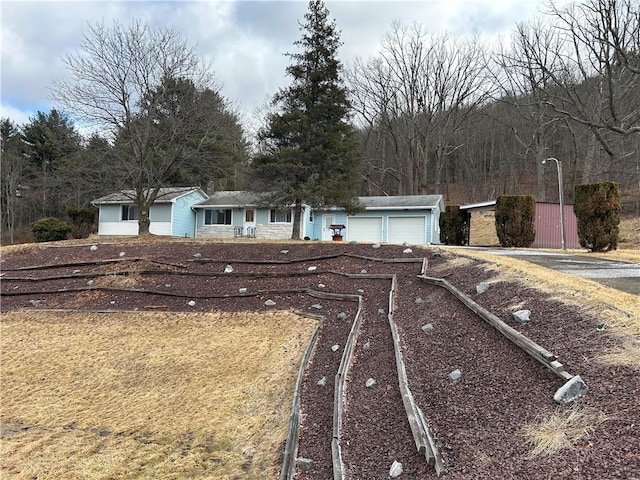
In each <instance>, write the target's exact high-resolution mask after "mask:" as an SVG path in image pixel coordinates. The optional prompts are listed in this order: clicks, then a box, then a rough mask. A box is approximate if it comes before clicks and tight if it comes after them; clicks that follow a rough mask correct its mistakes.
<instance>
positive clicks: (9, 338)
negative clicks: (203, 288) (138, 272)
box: [0, 311, 315, 479]
mask: <svg viewBox="0 0 640 480" xmlns="http://www.w3.org/2000/svg"><path fill="white" fill-rule="evenodd" d="M314 326H315V322H314V321H313V320H311V319H308V318H302V317H299V316H297V315H293V314H289V313H277V314H270V315H259V314H254V313H247V314H235V315H230V314H225V315H223V314H177V313H170V314H166V313H136V314H135V315H129V314H124V313H118V314H95V313H91V314H87V313H66V312H65V313H61V312H42V311H41V312H28V313H25V312H14V313H10V314H3V318H2V339H1V342H2V343H1V345H2V404H1V410H0V418H1V420H2V444H1V447H0V453H1V455H0V457H1V458H2V460H1V462H2V466H1V472H2V475H0V476H2V477H3V478H5V475H6V478H29V479H31V478H83V479H96V478H125V477H126V478H139V479H163V478H190V477H202V476H207V477H208V478H238V479H240V478H251V479H254V478H275V477H277V472H278V467H277V466H276V465H275V462H276V461H277V456H278V453H279V452H278V450H279V446H280V444H281V442H282V441H283V439H284V436H285V433H286V428H287V423H288V417H289V413H290V406H291V395H292V392H293V388H294V382H295V379H296V374H297V369H298V366H299V362H300V359H301V356H302V352H303V350H304V348H305V347H306V344H307V342H308V340H309V338H310V335H311V331H312V329H313V328H314Z"/></svg>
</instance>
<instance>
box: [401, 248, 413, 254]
mask: <svg viewBox="0 0 640 480" xmlns="http://www.w3.org/2000/svg"><path fill="white" fill-rule="evenodd" d="M402 253H413V250H411V249H410V248H405V249H404V250H403V251H402Z"/></svg>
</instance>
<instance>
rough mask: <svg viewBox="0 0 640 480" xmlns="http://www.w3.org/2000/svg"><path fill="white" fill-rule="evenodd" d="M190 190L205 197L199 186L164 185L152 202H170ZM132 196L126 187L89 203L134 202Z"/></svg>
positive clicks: (132, 192) (131, 191) (131, 192)
mask: <svg viewBox="0 0 640 480" xmlns="http://www.w3.org/2000/svg"><path fill="white" fill-rule="evenodd" d="M192 192H200V193H201V194H202V196H203V197H204V198H207V194H206V193H204V191H202V189H200V188H199V187H164V188H161V189H160V190H159V192H158V196H157V197H156V199H155V201H154V202H153V203H171V202H174V201H175V200H177V199H178V198H180V197H182V196H184V195H188V194H190V193H192ZM134 198H135V190H133V189H126V190H121V191H119V192H115V193H110V194H109V195H105V196H104V197H100V198H98V199H96V200H94V201H92V202H91V203H92V204H94V205H105V204H127V203H134Z"/></svg>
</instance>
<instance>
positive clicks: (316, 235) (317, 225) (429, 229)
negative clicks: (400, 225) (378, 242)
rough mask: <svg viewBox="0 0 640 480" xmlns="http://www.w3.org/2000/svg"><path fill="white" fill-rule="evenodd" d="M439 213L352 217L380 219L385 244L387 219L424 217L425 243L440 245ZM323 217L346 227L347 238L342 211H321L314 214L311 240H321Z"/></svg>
mask: <svg viewBox="0 0 640 480" xmlns="http://www.w3.org/2000/svg"><path fill="white" fill-rule="evenodd" d="M438 213H439V212H436V211H432V210H431V209H425V210H366V211H364V212H359V213H357V214H355V215H353V217H382V241H383V242H387V241H388V239H389V217H403V216H406V217H426V222H425V224H426V227H425V228H426V231H425V238H426V243H440V227H439V225H438V220H437V218H436V217H437V214H438ZM325 215H333V216H334V223H336V224H342V225H345V226H346V229H345V230H344V231H343V233H344V234H345V238H346V239H348V238H349V220H348V216H347V214H346V213H345V212H344V211H330V210H329V211H322V212H316V213H315V218H314V222H313V227H312V230H311V232H312V235H310V237H311V238H312V239H313V240H320V239H322V225H323V221H322V219H323V217H324V216H325Z"/></svg>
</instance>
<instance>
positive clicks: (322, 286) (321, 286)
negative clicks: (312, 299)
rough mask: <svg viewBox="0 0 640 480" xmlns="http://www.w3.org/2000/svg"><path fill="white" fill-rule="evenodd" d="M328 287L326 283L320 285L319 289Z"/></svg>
mask: <svg viewBox="0 0 640 480" xmlns="http://www.w3.org/2000/svg"><path fill="white" fill-rule="evenodd" d="M326 287H327V286H326V285H325V284H324V283H319V284H318V288H326Z"/></svg>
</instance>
